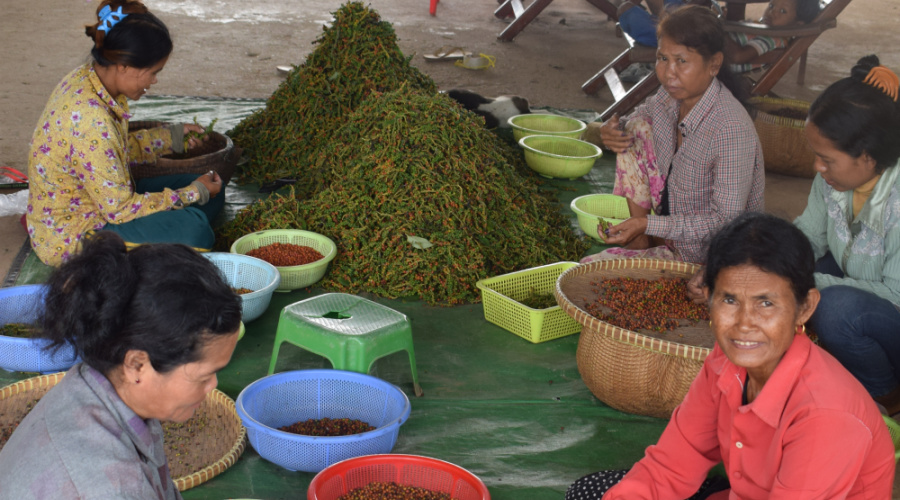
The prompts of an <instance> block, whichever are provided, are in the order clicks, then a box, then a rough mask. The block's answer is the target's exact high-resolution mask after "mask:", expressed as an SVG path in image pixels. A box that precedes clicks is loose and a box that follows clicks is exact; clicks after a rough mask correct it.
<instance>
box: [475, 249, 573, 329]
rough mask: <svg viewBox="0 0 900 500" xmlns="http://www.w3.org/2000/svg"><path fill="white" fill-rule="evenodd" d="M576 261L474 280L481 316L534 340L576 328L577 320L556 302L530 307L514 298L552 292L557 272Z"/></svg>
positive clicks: (557, 276)
mask: <svg viewBox="0 0 900 500" xmlns="http://www.w3.org/2000/svg"><path fill="white" fill-rule="evenodd" d="M577 265H578V263H577V262H557V263H556V264H548V265H546V266H540V267H534V268H531V269H525V270H522V271H516V272H513V273H509V274H504V275H502V276H496V277H494V278H487V279H483V280H480V281H478V282H477V283H476V286H477V287H478V288H479V289H480V290H481V301H482V303H483V304H484V319H486V320H488V321H490V322H491V323H494V324H495V325H497V326H500V327H502V328H504V329H506V330H509V331H511V332H512V333H515V334H516V335H518V336H520V337H522V338H523V339H525V340H527V341H529V342H532V343H535V344H537V343H540V342H546V341H548V340H553V339H558V338H560V337H565V336H567V335H572V334H573V333H578V332H580V331H581V324H580V323H578V322H577V321H575V320H574V319H572V317H571V316H569V315H568V314H566V313H565V311H563V310H562V308H561V307H559V306H558V305H556V306H553V307H548V308H547V309H532V308H530V307H528V306H526V305H524V304H522V303H520V302H518V301H519V300H524V299H525V298H527V297H528V296H529V295H530V294H531V293H532V292H534V293H553V291H554V290H555V289H556V280H557V279H558V278H559V275H561V274H562V273H563V272H564V271H565V270H566V269H569V268H571V267H575V266H577Z"/></svg>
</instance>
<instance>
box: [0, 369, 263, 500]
mask: <svg viewBox="0 0 900 500" xmlns="http://www.w3.org/2000/svg"><path fill="white" fill-rule="evenodd" d="M65 376H66V372H58V373H51V374H47V375H40V376H37V377H31V378H27V379H25V380H20V381H18V382H14V383H12V384H9V385H7V386H5V387H3V388H0V401H2V400H4V399H7V398H9V397H11V396H14V395H16V394H20V393H24V392H27V391H31V390H34V389H43V388H48V389H49V388H52V387H53V386H55V385H56V384H58V383H59V381H60V380H62V379H63V377H65ZM206 398H207V400H208V401H209V402H210V404H213V405H218V406H222V405H224V406H225V408H226V409H228V410H230V412H229V413H234V418H235V419H236V420H237V421H238V422H239V423H240V432H238V439H237V440H236V441H235V443H234V444H233V445H232V447H231V449H230V450H229V451H228V452H227V453H226V454H225V455H224V456H222V457H221V458H219V459H218V460H216V461H215V462H213V463H211V464H209V465H207V466H205V467H204V468H202V469H200V470H198V471H196V472H193V473H191V474H188V475H186V476H181V477H179V478H173V479H172V482H173V483H175V487H176V488H178V490H179V491H185V490H188V489H191V488H193V487H194V486H198V485H200V484H202V483H205V482H206V481H209V480H210V479H212V478H213V477H215V476H217V475H219V474H221V473H222V472H224V471H225V470H226V469H228V468H229V467H231V466H232V465H234V463H235V462H236V461H237V459H238V458H239V457H240V456H241V454H242V453H243V452H244V449H245V448H246V445H247V429H246V428H245V427H244V425H243V422H240V417H238V415H237V411H236V410H235V406H234V400H233V399H231V398H230V397H228V395H227V394H225V393H224V392H222V391H220V390H219V389H213V390H212V392H210V393H209V394H208V395H207V396H206Z"/></svg>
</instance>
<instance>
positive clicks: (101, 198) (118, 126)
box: [25, 0, 225, 266]
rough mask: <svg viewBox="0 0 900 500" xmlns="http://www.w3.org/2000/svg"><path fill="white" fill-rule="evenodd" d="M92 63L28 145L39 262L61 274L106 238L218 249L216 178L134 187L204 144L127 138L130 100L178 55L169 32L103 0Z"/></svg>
mask: <svg viewBox="0 0 900 500" xmlns="http://www.w3.org/2000/svg"><path fill="white" fill-rule="evenodd" d="M85 33H86V34H87V36H88V37H89V38H90V39H91V41H92V42H93V44H94V46H93V48H92V49H91V58H92V59H93V61H92V62H90V63H87V64H84V65H82V66H80V67H78V68H77V69H75V70H74V71H72V72H71V73H69V74H68V75H67V76H66V77H65V78H63V80H62V82H61V83H60V84H59V85H58V86H57V87H56V89H55V90H54V91H53V94H52V95H51V96H50V100H49V101H48V102H47V106H46V107H45V108H44V112H43V114H42V115H41V118H40V120H39V121H38V125H37V127H36V128H35V131H34V136H33V137H32V141H31V154H30V155H29V158H28V177H29V178H30V179H31V180H32V182H31V185H30V186H29V197H28V207H27V209H26V214H25V218H26V226H27V231H28V235H29V237H30V239H31V246H32V248H33V249H34V252H35V254H37V256H38V257H39V258H40V259H41V261H43V262H44V263H46V264H49V265H53V266H57V265H59V264H60V263H62V262H64V261H65V260H66V259H68V258H69V257H71V256H72V255H73V254H75V253H76V252H77V251H78V249H79V247H80V244H81V240H82V239H83V238H84V237H85V236H86V235H87V234H89V233H91V232H93V231H99V230H104V229H105V230H108V231H114V232H116V233H118V234H119V235H120V236H122V238H123V239H125V241H126V242H128V243H134V244H141V243H183V244H186V245H189V246H192V247H194V248H198V249H209V248H211V247H212V244H213V240H214V239H215V238H214V235H213V231H212V227H211V226H210V224H211V222H212V220H213V219H214V218H215V217H216V215H217V214H218V213H219V212H220V211H221V210H222V207H223V206H224V203H225V197H224V196H216V195H217V194H219V193H220V191H221V190H222V179H221V178H220V177H219V176H218V174H216V173H214V172H212V173H210V174H204V175H200V176H197V175H196V174H179V175H166V176H159V177H151V178H147V179H141V180H139V181H137V182H135V180H134V179H133V178H132V176H131V173H130V170H129V167H130V165H132V164H135V163H153V162H155V161H156V158H157V157H159V156H163V155H165V154H169V153H181V152H183V150H184V149H185V147H186V146H187V147H194V146H196V145H198V144H199V141H198V140H197V139H196V138H189V139H188V141H187V142H185V140H184V137H185V135H186V134H188V132H190V131H195V132H203V129H202V128H201V127H199V126H197V125H194V124H185V125H182V124H177V125H173V126H171V127H160V128H154V129H150V130H139V131H135V132H129V130H128V120H129V119H130V118H131V115H130V113H129V108H128V99H131V100H133V101H137V100H138V99H140V98H141V96H143V95H144V94H146V93H147V90H148V89H149V88H150V86H151V85H153V84H155V83H156V81H157V79H156V78H157V75H158V74H159V72H160V71H162V70H163V67H164V66H165V65H166V61H168V59H169V54H170V53H171V52H172V39H171V38H170V37H169V30H168V29H167V28H166V26H165V25H164V24H163V23H162V21H160V20H159V19H158V18H157V17H156V16H154V15H153V14H151V13H150V12H149V11H148V10H147V7H145V6H144V4H142V3H140V2H137V1H130V0H104V1H102V2H101V3H100V6H99V7H98V8H97V21H96V22H95V23H94V24H92V25H90V26H88V27H87V28H86V29H85Z"/></svg>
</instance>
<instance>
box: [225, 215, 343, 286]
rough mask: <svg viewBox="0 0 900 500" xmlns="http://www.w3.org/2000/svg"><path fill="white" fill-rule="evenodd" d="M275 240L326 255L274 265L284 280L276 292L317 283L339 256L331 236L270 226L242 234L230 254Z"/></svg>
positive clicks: (244, 252)
mask: <svg viewBox="0 0 900 500" xmlns="http://www.w3.org/2000/svg"><path fill="white" fill-rule="evenodd" d="M272 243H287V244H291V245H302V246H307V247H312V248H314V249H316V250H317V251H318V252H319V253H321V254H322V255H324V256H325V257H323V258H322V259H319V260H317V261H315V262H311V263H309V264H303V265H302V266H282V267H279V266H275V269H278V274H280V275H281V283H280V284H279V285H278V288H276V291H282V292H283V291H288V290H296V289H298V288H304V287H307V286H310V285H312V284H314V283H316V282H317V281H319V280H320V279H322V277H323V276H325V271H326V270H328V263H329V262H331V261H332V260H333V259H334V257H335V256H336V255H337V245H335V244H334V242H333V241H331V238H329V237H327V236H323V235H321V234H319V233H314V232H312V231H303V230H301V229H269V230H267V231H257V232H255V233H250V234H247V235H244V236H241V237H240V238H238V239H237V241H235V242H234V243H233V244H232V245H231V253H237V254H246V253H247V252H249V251H250V250H254V249H256V248H259V247H264V246H266V245H271V244H272Z"/></svg>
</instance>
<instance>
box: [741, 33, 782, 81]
mask: <svg viewBox="0 0 900 500" xmlns="http://www.w3.org/2000/svg"><path fill="white" fill-rule="evenodd" d="M728 36H730V37H731V39H732V40H734V41H735V43H737V44H738V45H740V46H741V47H746V46H747V45H749V46H751V47H753V49H754V50H756V54H757V56H761V55H763V54H765V53H766V52H769V51H772V50H775V49H783V48H785V47H787V38H784V37H780V36H776V37H771V36H766V35H747V34H746V33H737V32H729V33H728ZM763 66H764V65H762V64H753V63H744V64H729V65H728V67H729V69H731V71H733V72H735V73H744V72H747V71H752V70H754V69H757V68H762V67H763Z"/></svg>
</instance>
